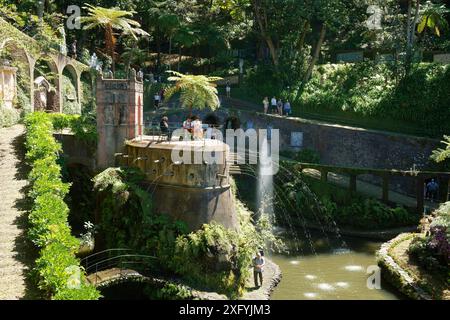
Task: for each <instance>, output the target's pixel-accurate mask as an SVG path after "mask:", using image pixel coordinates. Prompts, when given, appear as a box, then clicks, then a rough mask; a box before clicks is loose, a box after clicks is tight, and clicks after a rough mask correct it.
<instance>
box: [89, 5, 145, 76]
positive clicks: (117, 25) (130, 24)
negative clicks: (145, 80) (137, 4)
mask: <svg viewBox="0 0 450 320" xmlns="http://www.w3.org/2000/svg"><path fill="white" fill-rule="evenodd" d="M85 9H87V10H88V16H86V17H82V18H81V22H82V23H85V25H84V27H83V29H84V30H90V29H95V28H102V29H104V32H105V46H106V54H107V55H108V56H109V57H110V58H111V60H112V71H113V73H115V60H116V52H115V48H116V44H117V38H116V34H115V32H114V30H117V31H121V32H123V33H125V34H127V35H130V36H132V37H133V38H135V39H137V36H148V35H149V34H148V33H147V32H145V31H144V30H142V29H140V26H141V25H140V23H138V22H137V21H134V20H132V19H129V18H128V17H131V16H133V14H134V13H135V12H134V11H124V10H120V9H117V8H111V9H108V8H103V7H95V6H92V5H90V4H86V7H85Z"/></svg>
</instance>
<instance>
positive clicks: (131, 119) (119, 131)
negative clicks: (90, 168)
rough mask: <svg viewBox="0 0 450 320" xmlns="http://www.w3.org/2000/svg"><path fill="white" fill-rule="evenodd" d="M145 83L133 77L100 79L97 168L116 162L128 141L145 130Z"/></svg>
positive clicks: (98, 83) (98, 89)
mask: <svg viewBox="0 0 450 320" xmlns="http://www.w3.org/2000/svg"><path fill="white" fill-rule="evenodd" d="M143 93H144V89H143V83H142V82H140V81H137V80H136V77H131V79H104V78H99V79H98V80H97V132H98V139H99V140H98V147H97V168H98V169H100V170H102V169H106V168H108V167H112V166H114V165H115V163H116V162H115V154H116V153H120V152H123V150H124V143H125V141H126V140H132V139H134V138H136V137H137V136H139V135H141V134H142V133H143V131H142V130H143V129H142V124H143V103H142V101H143Z"/></svg>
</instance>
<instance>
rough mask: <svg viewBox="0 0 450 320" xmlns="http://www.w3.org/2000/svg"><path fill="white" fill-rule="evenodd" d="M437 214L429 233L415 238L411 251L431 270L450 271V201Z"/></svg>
mask: <svg viewBox="0 0 450 320" xmlns="http://www.w3.org/2000/svg"><path fill="white" fill-rule="evenodd" d="M436 214H437V216H436V217H435V218H434V219H433V222H432V223H431V224H430V232H429V234H426V235H424V236H421V237H417V238H416V239H414V241H413V242H412V243H411V245H410V247H409V253H410V254H411V255H412V256H413V257H415V258H416V259H417V260H418V261H419V263H420V264H421V265H422V266H424V267H425V268H426V269H428V270H430V271H441V272H443V273H450V267H449V262H450V202H447V203H445V204H443V205H441V206H440V207H439V209H438V210H436Z"/></svg>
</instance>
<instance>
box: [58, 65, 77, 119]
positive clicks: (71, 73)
mask: <svg viewBox="0 0 450 320" xmlns="http://www.w3.org/2000/svg"><path fill="white" fill-rule="evenodd" d="M60 77H61V78H62V87H61V90H64V89H65V88H64V85H65V84H64V80H65V78H66V77H67V78H68V79H69V80H70V82H71V83H72V85H73V86H74V88H75V94H74V96H73V97H72V96H67V95H68V93H67V92H62V100H61V101H62V102H63V105H62V108H64V103H65V102H69V101H70V102H71V101H73V102H75V103H77V104H78V106H77V107H76V110H73V111H74V112H75V113H81V95H82V88H81V79H80V77H81V74H80V73H79V72H78V70H77V69H76V68H75V66H73V65H72V64H70V63H67V64H66V65H64V66H63V67H62V70H61V74H60Z"/></svg>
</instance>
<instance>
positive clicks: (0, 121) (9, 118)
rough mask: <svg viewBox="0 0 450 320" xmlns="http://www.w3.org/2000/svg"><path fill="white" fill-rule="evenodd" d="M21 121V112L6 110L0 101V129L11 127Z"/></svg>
mask: <svg viewBox="0 0 450 320" xmlns="http://www.w3.org/2000/svg"><path fill="white" fill-rule="evenodd" d="M19 120H20V112H19V111H17V110H16V109H10V108H4V107H3V106H2V105H1V101H0V128H4V127H11V126H13V125H15V124H17V123H19Z"/></svg>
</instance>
